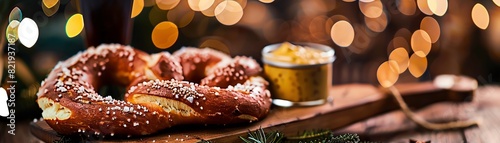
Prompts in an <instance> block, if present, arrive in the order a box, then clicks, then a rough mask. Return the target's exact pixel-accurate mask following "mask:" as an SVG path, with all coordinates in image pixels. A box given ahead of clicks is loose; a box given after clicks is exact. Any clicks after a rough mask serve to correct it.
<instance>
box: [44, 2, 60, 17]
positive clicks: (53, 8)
mask: <svg viewBox="0 0 500 143" xmlns="http://www.w3.org/2000/svg"><path fill="white" fill-rule="evenodd" d="M48 1H54V2H55V4H54V5H51V6H50V7H49V6H47V5H45V4H42V11H43V13H44V14H45V15H46V16H48V17H50V16H52V15H54V14H56V12H57V11H58V10H59V7H60V5H61V2H60V1H59V0H48ZM44 2H45V0H44Z"/></svg>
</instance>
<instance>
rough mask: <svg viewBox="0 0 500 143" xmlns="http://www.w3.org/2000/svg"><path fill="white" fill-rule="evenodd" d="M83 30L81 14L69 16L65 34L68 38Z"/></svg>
mask: <svg viewBox="0 0 500 143" xmlns="http://www.w3.org/2000/svg"><path fill="white" fill-rule="evenodd" d="M82 30H83V15H82V14H79V13H77V14H74V15H73V16H71V17H70V18H69V19H68V21H67V22H66V35H68V37H69V38H73V37H75V36H77V35H78V34H80V33H81V32H82Z"/></svg>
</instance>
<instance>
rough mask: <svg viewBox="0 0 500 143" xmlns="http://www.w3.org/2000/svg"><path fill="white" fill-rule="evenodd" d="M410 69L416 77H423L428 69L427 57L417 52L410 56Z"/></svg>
mask: <svg viewBox="0 0 500 143" xmlns="http://www.w3.org/2000/svg"><path fill="white" fill-rule="evenodd" d="M408 70H409V71H410V73H411V75H413V76H414V77H416V78H419V77H421V76H422V75H423V74H424V72H425V70H427V58H426V57H420V56H417V55H416V54H415V53H414V54H412V55H411V57H410V65H409V66H408Z"/></svg>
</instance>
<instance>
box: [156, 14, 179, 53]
mask: <svg viewBox="0 0 500 143" xmlns="http://www.w3.org/2000/svg"><path fill="white" fill-rule="evenodd" d="M178 36H179V31H178V29H177V26H176V25H175V24H174V23H173V22H170V21H164V22H161V23H159V24H158V25H156V26H155V28H154V29H153V32H152V33H151V40H152V41H153V44H154V45H155V46H156V47H157V48H160V49H166V48H169V47H171V46H172V45H174V43H175V41H177V38H178Z"/></svg>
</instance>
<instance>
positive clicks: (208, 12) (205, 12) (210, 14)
mask: <svg viewBox="0 0 500 143" xmlns="http://www.w3.org/2000/svg"><path fill="white" fill-rule="evenodd" d="M223 1H224V0H215V1H214V3H213V4H212V5H210V7H208V8H207V9H205V10H203V11H201V13H202V14H203V15H205V16H208V17H213V16H215V8H216V7H217V6H218V5H219V4H220V3H222V2H223Z"/></svg>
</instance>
